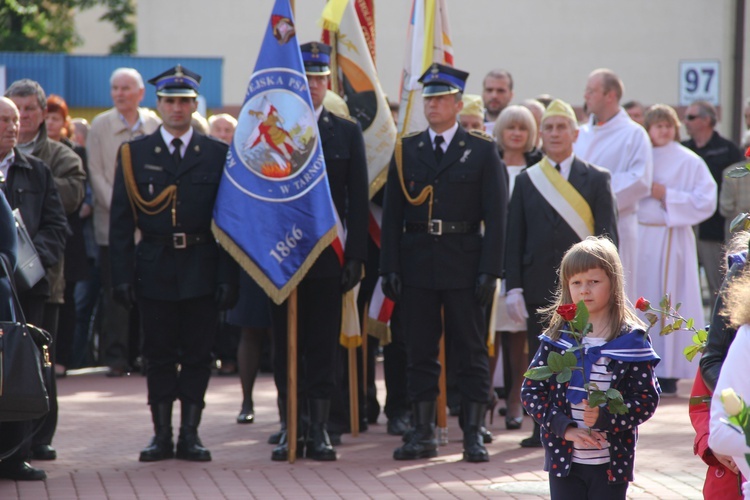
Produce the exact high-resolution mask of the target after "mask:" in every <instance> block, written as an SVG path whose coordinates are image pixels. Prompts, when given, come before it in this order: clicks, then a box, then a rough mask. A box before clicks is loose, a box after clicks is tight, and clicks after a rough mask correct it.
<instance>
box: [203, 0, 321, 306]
mask: <svg viewBox="0 0 750 500" xmlns="http://www.w3.org/2000/svg"><path fill="white" fill-rule="evenodd" d="M238 122H239V123H238V125H237V129H236V130H235V133H234V138H233V140H232V144H231V146H230V148H229V153H228V154H227V161H226V165H225V167H224V174H223V176H222V179H221V184H220V185H219V192H218V195H217V198H216V205H215V206H214V220H213V223H212V230H213V232H214V235H215V236H216V238H217V239H218V241H219V243H220V244H221V245H222V246H223V247H224V248H225V249H226V250H227V251H228V252H229V253H230V254H231V255H232V256H233V257H234V258H235V259H236V260H237V262H239V263H240V265H241V266H242V267H243V268H244V269H245V271H247V272H248V274H250V275H251V276H252V277H253V278H254V279H255V281H256V282H258V284H259V285H260V286H261V287H262V288H263V289H264V290H265V291H266V293H267V294H268V295H269V296H270V297H271V299H273V301H274V302H276V303H277V304H280V303H282V302H283V301H284V300H285V299H286V298H287V297H288V296H289V294H290V293H291V291H292V290H294V288H296V286H297V285H298V284H299V282H300V281H301V280H302V278H304V276H305V273H307V271H308V270H309V269H310V266H312V264H313V263H314V262H315V260H316V259H317V258H318V256H319V255H320V253H321V252H322V251H323V250H324V249H325V248H326V247H327V246H328V245H330V244H331V242H333V240H334V239H335V238H336V219H335V212H334V206H333V202H332V200H331V194H330V189H329V187H328V178H327V176H326V166H325V162H324V160H323V152H322V150H321V146H320V140H319V138H318V125H317V119H316V116H315V111H314V109H313V105H312V100H311V98H310V92H309V90H308V88H307V78H306V77H305V70H304V66H303V64H302V55H301V54H300V50H299V44H298V42H297V37H296V34H295V26H294V19H293V17H292V12H291V8H290V5H289V0H276V3H275V5H274V8H273V12H272V13H271V17H270V21H269V24H268V28H267V29H266V35H265V38H264V39H263V45H262V46H261V50H260V55H259V57H258V62H257V63H256V65H255V71H254V72H253V75H252V76H251V77H250V83H249V84H248V87H247V94H246V95H245V101H244V104H243V106H242V110H241V111H240V116H239V119H238Z"/></svg>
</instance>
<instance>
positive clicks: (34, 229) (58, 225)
mask: <svg viewBox="0 0 750 500" xmlns="http://www.w3.org/2000/svg"><path fill="white" fill-rule="evenodd" d="M63 147H64V146H63ZM15 154H16V156H15V160H14V161H13V164H12V165H11V166H10V168H9V169H8V178H7V179H6V183H5V186H4V188H3V191H4V192H5V197H6V198H7V199H8V203H9V204H10V207H11V208H17V209H19V211H20V212H21V217H23V222H24V224H25V225H26V229H27V231H28V232H29V236H30V237H31V239H32V241H33V242H34V248H35V249H36V251H37V253H38V254H39V258H40V259H41V261H42V265H43V266H44V268H45V269H49V268H50V267H52V266H54V265H55V264H57V262H58V261H59V260H60V258H61V257H62V255H63V250H64V248H65V239H66V236H67V231H68V222H67V219H66V218H65V210H64V209H63V205H62V202H61V201H60V195H59V193H58V192H57V187H56V186H55V181H54V179H53V178H52V172H51V171H50V169H49V167H47V165H45V164H44V162H42V161H41V160H39V159H38V158H34V157H33V156H26V155H24V154H23V153H21V152H20V151H19V150H18V149H15ZM25 294H29V295H35V296H39V295H43V296H49V294H50V282H49V278H48V276H46V275H45V277H44V278H42V279H41V280H40V281H39V283H37V284H36V285H35V286H34V287H33V288H32V289H31V290H28V291H26V292H25Z"/></svg>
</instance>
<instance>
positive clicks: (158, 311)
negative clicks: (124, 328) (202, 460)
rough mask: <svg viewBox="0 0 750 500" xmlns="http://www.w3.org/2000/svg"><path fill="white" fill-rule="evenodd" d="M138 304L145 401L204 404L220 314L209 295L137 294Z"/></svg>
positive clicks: (153, 403) (201, 405) (202, 405)
mask: <svg viewBox="0 0 750 500" xmlns="http://www.w3.org/2000/svg"><path fill="white" fill-rule="evenodd" d="M139 306H140V308H141V309H140V310H141V325H142V327H143V356H144V357H145V358H146V382H147V386H148V404H150V405H155V404H159V403H171V402H172V401H174V400H175V399H179V400H180V401H182V403H183V404H193V405H198V406H200V407H201V408H203V407H204V401H203V398H204V396H205V394H206V388H208V379H209V378H210V376H211V348H212V347H213V345H214V339H215V337H216V329H217V327H218V318H219V313H218V310H217V309H216V302H215V301H214V298H213V296H211V295H207V296H204V297H197V298H194V299H185V300H178V301H169V300H154V299H147V298H143V297H141V298H139ZM178 365H179V366H180V369H179V370H178V368H177V366H178Z"/></svg>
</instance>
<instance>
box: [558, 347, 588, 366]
mask: <svg viewBox="0 0 750 500" xmlns="http://www.w3.org/2000/svg"><path fill="white" fill-rule="evenodd" d="M581 347H583V346H581ZM577 364H578V360H577V359H576V355H575V354H573V349H568V350H567V351H565V354H563V366H565V367H569V368H573V367H574V366H576V365H577Z"/></svg>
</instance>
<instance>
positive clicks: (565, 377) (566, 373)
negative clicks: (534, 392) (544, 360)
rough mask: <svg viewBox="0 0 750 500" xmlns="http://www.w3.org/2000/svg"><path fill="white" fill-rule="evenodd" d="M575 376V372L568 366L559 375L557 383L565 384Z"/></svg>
mask: <svg viewBox="0 0 750 500" xmlns="http://www.w3.org/2000/svg"><path fill="white" fill-rule="evenodd" d="M572 375H573V370H571V369H570V368H568V367H567V366H566V367H564V368H563V369H562V370H561V371H560V373H558V374H557V377H555V378H556V379H557V382H558V383H560V384H564V383H566V382H570V377H571V376H572Z"/></svg>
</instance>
